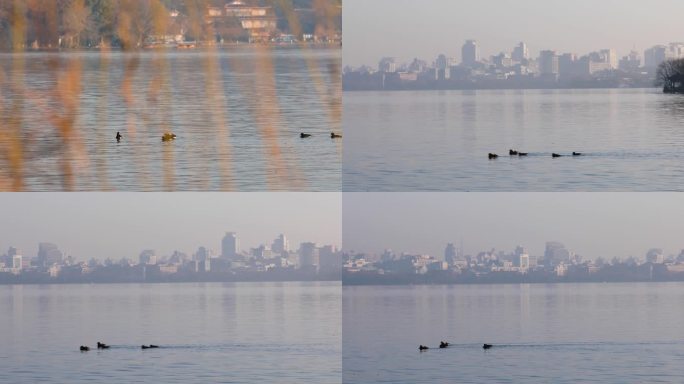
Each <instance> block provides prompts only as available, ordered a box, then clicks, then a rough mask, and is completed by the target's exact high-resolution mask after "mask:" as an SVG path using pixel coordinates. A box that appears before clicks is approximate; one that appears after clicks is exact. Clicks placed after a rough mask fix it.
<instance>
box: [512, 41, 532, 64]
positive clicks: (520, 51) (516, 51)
mask: <svg viewBox="0 0 684 384" xmlns="http://www.w3.org/2000/svg"><path fill="white" fill-rule="evenodd" d="M529 58H530V51H529V50H528V48H527V44H525V43H523V42H520V44H518V45H517V46H516V47H515V48H513V53H512V54H511V59H513V61H517V62H518V63H521V62H523V61H526V60H527V59H529Z"/></svg>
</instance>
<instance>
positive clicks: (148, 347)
mask: <svg viewBox="0 0 684 384" xmlns="http://www.w3.org/2000/svg"><path fill="white" fill-rule="evenodd" d="M140 348H142V349H150V348H159V346H158V345H154V344H150V345H141V346H140Z"/></svg>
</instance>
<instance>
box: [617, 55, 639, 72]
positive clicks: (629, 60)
mask: <svg viewBox="0 0 684 384" xmlns="http://www.w3.org/2000/svg"><path fill="white" fill-rule="evenodd" d="M639 67H641V58H640V57H639V53H638V52H637V51H632V52H630V53H629V55H627V56H625V57H623V58H622V59H620V63H619V64H618V68H619V69H621V70H623V71H625V72H636V71H638V70H639Z"/></svg>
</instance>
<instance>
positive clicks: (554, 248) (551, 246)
mask: <svg viewBox="0 0 684 384" xmlns="http://www.w3.org/2000/svg"><path fill="white" fill-rule="evenodd" d="M569 260H570V252H569V251H568V250H567V249H566V248H565V245H563V244H562V243H559V242H557V241H549V242H547V243H546V249H545V251H544V264H545V265H546V266H551V267H554V266H557V265H559V264H561V263H564V262H568V261H569Z"/></svg>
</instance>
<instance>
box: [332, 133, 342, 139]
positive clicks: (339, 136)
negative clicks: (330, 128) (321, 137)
mask: <svg viewBox="0 0 684 384" xmlns="http://www.w3.org/2000/svg"><path fill="white" fill-rule="evenodd" d="M341 137H342V135H340V134H338V133H335V132H330V138H331V139H339V138H341Z"/></svg>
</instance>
